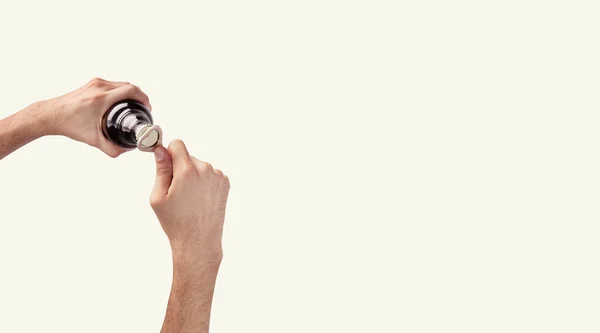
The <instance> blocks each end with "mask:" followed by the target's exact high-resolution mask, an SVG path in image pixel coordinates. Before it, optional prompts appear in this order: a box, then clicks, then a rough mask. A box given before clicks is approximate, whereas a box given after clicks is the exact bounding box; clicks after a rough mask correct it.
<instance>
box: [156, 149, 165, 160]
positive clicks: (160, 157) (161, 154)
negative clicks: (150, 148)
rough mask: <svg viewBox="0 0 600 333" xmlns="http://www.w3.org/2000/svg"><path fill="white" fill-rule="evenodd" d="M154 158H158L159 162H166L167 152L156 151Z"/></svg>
mask: <svg viewBox="0 0 600 333" xmlns="http://www.w3.org/2000/svg"><path fill="white" fill-rule="evenodd" d="M154 157H156V161H157V162H160V161H162V160H164V159H165V151H164V150H162V149H160V148H156V149H154Z"/></svg>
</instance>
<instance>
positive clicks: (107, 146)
mask: <svg viewBox="0 0 600 333" xmlns="http://www.w3.org/2000/svg"><path fill="white" fill-rule="evenodd" d="M99 146H100V147H98V148H100V150H102V151H103V152H104V153H105V154H106V155H108V156H110V157H112V158H115V157H118V156H119V155H121V154H123V153H124V152H126V151H127V149H125V148H121V147H118V146H115V145H114V144H112V143H111V142H109V141H108V140H106V139H101V140H100V143H99Z"/></svg>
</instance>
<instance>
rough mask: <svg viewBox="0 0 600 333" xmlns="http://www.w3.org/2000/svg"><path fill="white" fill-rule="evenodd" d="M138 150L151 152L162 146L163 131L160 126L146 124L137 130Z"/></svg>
mask: <svg viewBox="0 0 600 333" xmlns="http://www.w3.org/2000/svg"><path fill="white" fill-rule="evenodd" d="M135 136H136V139H137V148H138V149H139V150H141V151H146V152H151V151H154V148H155V147H157V146H160V145H162V129H161V128H160V126H158V125H150V124H144V125H143V126H141V127H140V128H136V133H135Z"/></svg>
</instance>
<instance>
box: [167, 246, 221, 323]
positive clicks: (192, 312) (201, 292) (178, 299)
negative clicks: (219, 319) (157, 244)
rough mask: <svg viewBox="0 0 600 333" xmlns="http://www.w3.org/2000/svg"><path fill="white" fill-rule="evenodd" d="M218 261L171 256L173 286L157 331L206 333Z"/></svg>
mask: <svg viewBox="0 0 600 333" xmlns="http://www.w3.org/2000/svg"><path fill="white" fill-rule="evenodd" d="M219 264H220V260H214V261H207V260H202V259H197V260H189V258H188V259H186V258H183V256H180V255H178V254H174V255H173V285H172V287H171V294H170V296H169V303H168V305H167V312H166V315H165V321H164V323H163V327H162V330H161V333H175V332H177V333H206V332H208V329H209V323H210V310H211V306H212V299H213V293H214V289H215V283H216V279H217V273H218V270H219Z"/></svg>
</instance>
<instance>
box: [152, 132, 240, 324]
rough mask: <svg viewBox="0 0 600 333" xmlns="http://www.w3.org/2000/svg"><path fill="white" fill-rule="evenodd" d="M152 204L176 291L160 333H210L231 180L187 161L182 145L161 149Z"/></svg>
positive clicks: (204, 165) (189, 158)
mask: <svg viewBox="0 0 600 333" xmlns="http://www.w3.org/2000/svg"><path fill="white" fill-rule="evenodd" d="M154 154H155V159H156V182H155V185H154V189H153V190H152V194H151V196H150V204H151V206H152V208H153V209H154V212H155V213H156V216H157V217H158V219H159V221H160V224H161V225H162V228H163V230H164V231H165V233H166V234H167V237H168V238H169V242H170V243H171V248H172V253H173V286H172V289H171V296H170V298H169V304H168V306H167V313H166V316H165V322H164V324H163V329H162V332H163V333H166V332H180V333H183V332H208V324H209V320H210V308H211V304H212V295H213V291H214V286H215V282H216V277H217V272H218V269H219V265H220V263H221V259H222V256H223V252H222V247H221V238H222V234H223V222H224V219H225V206H226V204H227V195H228V193H229V179H228V178H227V176H224V175H223V173H222V172H221V171H220V170H217V169H214V168H213V167H212V166H211V165H210V164H208V163H206V162H202V161H200V160H198V159H196V158H195V157H192V156H190V155H189V153H188V151H187V149H186V147H185V145H184V143H183V142H182V141H180V140H175V141H173V142H171V144H170V145H169V148H168V150H167V149H165V148H164V147H157V148H156V149H155V150H154Z"/></svg>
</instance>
